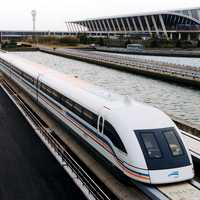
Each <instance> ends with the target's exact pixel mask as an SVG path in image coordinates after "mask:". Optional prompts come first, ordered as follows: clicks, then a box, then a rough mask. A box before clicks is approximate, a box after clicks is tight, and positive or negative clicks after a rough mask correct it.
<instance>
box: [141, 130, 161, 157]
mask: <svg viewBox="0 0 200 200" xmlns="http://www.w3.org/2000/svg"><path fill="white" fill-rule="evenodd" d="M141 136H142V140H143V142H144V145H145V147H146V150H147V153H148V156H149V157H150V158H161V156H162V155H161V151H160V148H159V146H158V143H157V141H156V138H155V136H154V135H153V133H142V134H141Z"/></svg>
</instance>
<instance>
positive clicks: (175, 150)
mask: <svg viewBox="0 0 200 200" xmlns="http://www.w3.org/2000/svg"><path fill="white" fill-rule="evenodd" d="M163 133H164V135H165V138H166V140H167V143H168V145H169V148H170V150H171V153H172V155H173V156H181V155H183V150H182V147H181V144H180V143H179V141H178V138H177V136H176V134H175V132H174V131H173V130H167V131H163Z"/></svg>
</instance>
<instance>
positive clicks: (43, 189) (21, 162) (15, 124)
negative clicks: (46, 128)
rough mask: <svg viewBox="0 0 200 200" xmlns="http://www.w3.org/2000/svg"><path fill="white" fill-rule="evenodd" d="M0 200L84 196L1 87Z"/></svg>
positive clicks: (77, 197)
mask: <svg viewBox="0 0 200 200" xmlns="http://www.w3.org/2000/svg"><path fill="white" fill-rule="evenodd" d="M0 199H1V200H45V199H48V200H55V199H56V200H62V199H65V200H66V199H68V200H70V199H85V198H84V196H83V195H82V194H81V192H80V191H79V190H78V188H77V187H76V186H75V184H74V183H73V182H72V181H71V179H70V178H69V177H68V176H67V174H66V173H65V172H64V170H63V169H62V168H61V167H60V165H59V164H58V163H57V161H56V160H55V159H54V157H53V156H52V155H51V154H50V153H49V152H48V150H47V148H46V147H45V146H44V145H43V144H42V142H41V141H40V140H39V138H38V137H37V135H36V134H35V133H34V131H33V130H32V128H31V127H30V126H29V124H28V123H27V121H26V120H25V119H24V117H23V116H22V115H21V113H20V112H19V111H18V110H17V108H16V107H15V106H14V105H13V103H12V102H11V101H10V99H9V98H8V97H7V95H6V94H5V93H4V91H3V90H2V89H1V88H0Z"/></svg>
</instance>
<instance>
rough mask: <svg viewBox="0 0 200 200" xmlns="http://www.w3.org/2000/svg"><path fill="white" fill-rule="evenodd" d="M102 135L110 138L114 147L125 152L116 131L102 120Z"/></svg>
mask: <svg viewBox="0 0 200 200" xmlns="http://www.w3.org/2000/svg"><path fill="white" fill-rule="evenodd" d="M104 135H106V136H107V137H108V138H109V139H110V140H111V142H112V143H113V145H114V146H115V147H117V148H118V149H119V150H121V151H123V152H125V153H127V152H126V149H125V147H124V144H123V143H122V141H121V139H120V137H119V135H118V133H117V132H116V130H115V129H114V128H113V126H112V125H111V124H110V123H109V122H108V121H105V122H104Z"/></svg>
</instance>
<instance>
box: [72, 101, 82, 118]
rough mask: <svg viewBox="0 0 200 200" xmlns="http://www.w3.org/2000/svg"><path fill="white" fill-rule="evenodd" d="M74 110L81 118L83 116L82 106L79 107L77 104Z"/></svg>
mask: <svg viewBox="0 0 200 200" xmlns="http://www.w3.org/2000/svg"><path fill="white" fill-rule="evenodd" d="M73 108H74V112H75V113H76V114H77V115H79V116H81V114H82V107H81V106H80V105H78V104H77V103H75V104H74V106H73Z"/></svg>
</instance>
